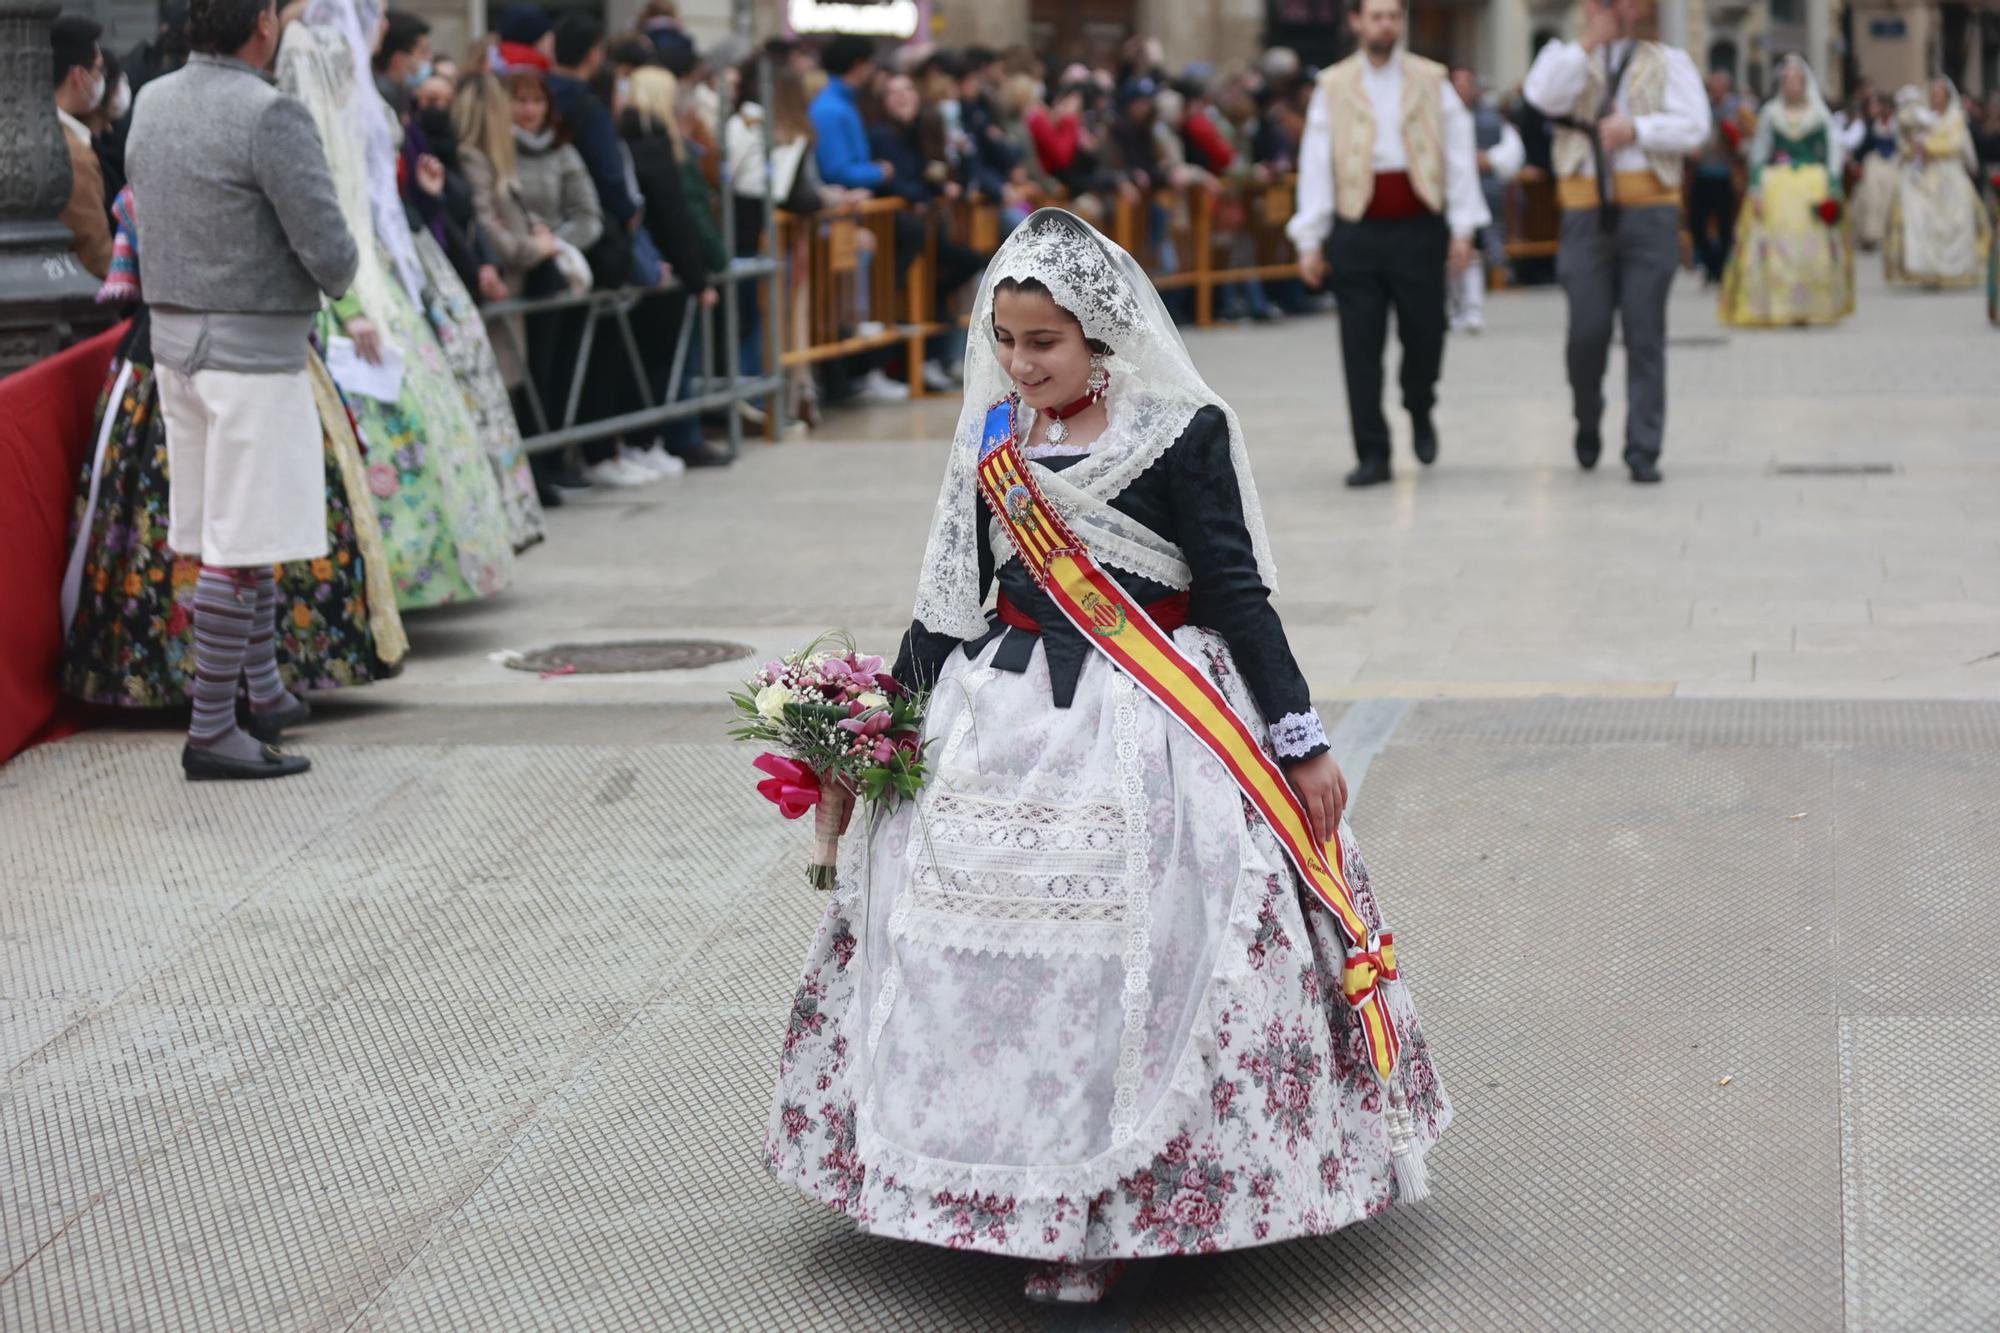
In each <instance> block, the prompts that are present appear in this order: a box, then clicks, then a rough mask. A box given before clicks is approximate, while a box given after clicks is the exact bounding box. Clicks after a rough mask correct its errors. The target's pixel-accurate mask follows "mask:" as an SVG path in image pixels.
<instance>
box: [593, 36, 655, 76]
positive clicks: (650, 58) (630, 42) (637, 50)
mask: <svg viewBox="0 0 2000 1333" xmlns="http://www.w3.org/2000/svg"><path fill="white" fill-rule="evenodd" d="M604 58H605V60H607V61H609V62H610V63H611V64H613V65H627V66H630V67H631V68H633V69H638V68H639V67H641V66H642V65H657V64H659V63H660V48H659V47H657V46H654V45H653V43H652V40H651V39H650V38H648V37H646V36H645V35H644V34H642V33H636V32H621V33H619V34H618V35H617V36H616V37H613V38H612V39H611V40H610V41H608V42H606V43H605V44H604Z"/></svg>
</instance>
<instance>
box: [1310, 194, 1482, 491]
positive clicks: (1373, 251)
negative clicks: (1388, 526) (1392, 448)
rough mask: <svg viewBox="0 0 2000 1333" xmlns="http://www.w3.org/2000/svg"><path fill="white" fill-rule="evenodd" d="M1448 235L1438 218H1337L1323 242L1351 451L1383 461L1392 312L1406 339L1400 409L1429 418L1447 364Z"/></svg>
mask: <svg viewBox="0 0 2000 1333" xmlns="http://www.w3.org/2000/svg"><path fill="white" fill-rule="evenodd" d="M1450 248H1451V232H1450V230H1449V229H1448V228H1447V227H1446V226H1445V222H1444V219H1443V218H1441V217H1436V216H1432V217H1426V218H1411V219H1407V220H1399V221H1394V222H1390V221H1381V220H1377V219H1372V218H1363V219H1362V220H1361V221H1359V222H1347V221H1337V222H1335V223H1334V224H1333V237H1332V239H1331V240H1329V241H1328V242H1327V247H1326V257H1327V264H1328V267H1329V273H1330V279H1329V285H1330V286H1331V287H1332V289H1333V296H1334V300H1336V301H1337V302H1339V304H1340V359H1341V363H1342V365H1343V367H1344V368H1345V370H1346V372H1347V414H1348V419H1349V422H1350V424H1351V425H1352V427H1353V430H1354V452H1355V454H1356V455H1357V456H1358V457H1359V458H1360V459H1361V461H1362V462H1364V463H1369V462H1377V461H1387V459H1388V457H1389V421H1388V418H1386V417H1385V416H1383V415H1382V352H1383V348H1384V346H1385V344H1386V343H1387V342H1388V339H1389V312H1390V310H1392V309H1393V310H1394V311H1395V312H1396V335H1397V338H1398V340H1399V341H1401V343H1402V344H1403V366H1402V372H1401V375H1400V378H1401V380H1402V385H1403V406H1404V407H1405V408H1407V409H1408V410H1409V411H1410V413H1411V415H1413V416H1424V415H1427V414H1428V413H1429V412H1430V410H1431V408H1432V406H1434V405H1435V404H1436V402H1437V380H1438V372H1439V371H1440V370H1442V369H1443V368H1444V331H1445V271H1444V270H1445V257H1446V255H1447V253H1448V252H1449V250H1450Z"/></svg>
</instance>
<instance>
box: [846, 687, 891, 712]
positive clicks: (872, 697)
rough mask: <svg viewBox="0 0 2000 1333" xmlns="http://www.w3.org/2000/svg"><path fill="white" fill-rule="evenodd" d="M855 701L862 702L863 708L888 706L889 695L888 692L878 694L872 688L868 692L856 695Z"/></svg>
mask: <svg viewBox="0 0 2000 1333" xmlns="http://www.w3.org/2000/svg"><path fill="white" fill-rule="evenodd" d="M854 702H856V703H858V704H860V705H861V706H862V707H863V708H887V707H888V706H889V696H888V695H886V694H877V693H876V692H875V691H873V690H870V691H868V692H867V693H866V694H857V695H855V696H854Z"/></svg>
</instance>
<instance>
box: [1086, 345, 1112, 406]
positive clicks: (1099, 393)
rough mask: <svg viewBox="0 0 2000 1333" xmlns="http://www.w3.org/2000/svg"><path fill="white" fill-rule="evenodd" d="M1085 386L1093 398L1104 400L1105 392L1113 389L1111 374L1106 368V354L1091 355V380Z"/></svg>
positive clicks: (1096, 353) (1095, 353)
mask: <svg viewBox="0 0 2000 1333" xmlns="http://www.w3.org/2000/svg"><path fill="white" fill-rule="evenodd" d="M1083 384H1084V387H1085V388H1086V389H1089V390H1090V396H1091V397H1092V398H1102V397H1103V396H1104V391H1105V390H1106V389H1108V388H1110V387H1111V372H1110V371H1109V370H1107V369H1105V367H1104V353H1102V352H1092V353H1091V354H1090V378H1089V379H1087V380H1085V381H1084V382H1083Z"/></svg>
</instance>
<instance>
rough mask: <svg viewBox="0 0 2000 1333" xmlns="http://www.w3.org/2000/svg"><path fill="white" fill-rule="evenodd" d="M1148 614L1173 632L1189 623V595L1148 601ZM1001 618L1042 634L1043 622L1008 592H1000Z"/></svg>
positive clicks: (1005, 621) (1165, 628) (1183, 594)
mask: <svg viewBox="0 0 2000 1333" xmlns="http://www.w3.org/2000/svg"><path fill="white" fill-rule="evenodd" d="M1146 614H1147V615H1149V616H1151V617H1152V618H1153V623H1154V624H1156V625H1158V626H1159V627H1160V628H1161V629H1163V630H1165V631H1166V632H1167V633H1169V634H1172V633H1173V632H1174V631H1175V630H1177V629H1179V628H1180V627H1181V626H1182V625H1185V624H1187V618H1188V595H1187V594H1186V593H1184V592H1177V593H1175V594H1174V595H1173V596H1171V597H1162V598H1161V599H1160V600H1159V601H1157V602H1148V603H1146ZM1000 619H1001V621H1002V622H1003V623H1005V624H1008V625H1012V626H1013V627H1014V628H1015V629H1018V630H1026V631H1027V632H1028V633H1030V634H1040V633H1041V632H1042V625H1041V622H1040V621H1038V620H1036V619H1035V618H1034V617H1033V616H1031V615H1029V614H1028V613H1027V612H1026V611H1023V610H1022V609H1021V608H1020V607H1019V606H1018V605H1017V604H1015V603H1014V602H1013V601H1011V600H1009V598H1008V596H1007V594H1006V593H1004V592H1003V593H1001V594H1000Z"/></svg>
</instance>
